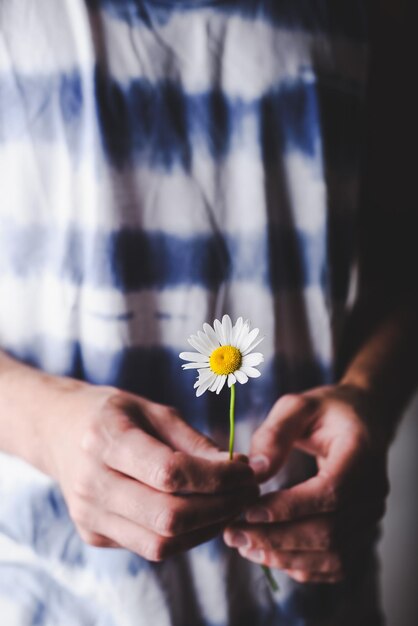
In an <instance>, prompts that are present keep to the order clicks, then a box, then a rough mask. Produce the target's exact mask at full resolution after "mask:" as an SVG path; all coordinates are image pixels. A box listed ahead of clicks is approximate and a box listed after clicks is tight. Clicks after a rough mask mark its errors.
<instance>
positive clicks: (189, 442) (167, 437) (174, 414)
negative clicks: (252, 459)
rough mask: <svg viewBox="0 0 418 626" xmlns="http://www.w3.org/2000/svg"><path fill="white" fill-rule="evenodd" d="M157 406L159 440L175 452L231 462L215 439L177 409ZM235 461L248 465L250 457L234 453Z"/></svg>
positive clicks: (155, 424) (156, 419) (156, 418)
mask: <svg viewBox="0 0 418 626" xmlns="http://www.w3.org/2000/svg"><path fill="white" fill-rule="evenodd" d="M155 406H157V407H158V409H159V410H158V411H154V412H153V415H152V419H153V426H154V427H156V428H157V431H158V436H159V438H160V439H161V440H162V441H163V442H164V443H166V444H168V445H169V446H170V447H171V448H172V449H173V450H177V451H179V452H186V453H187V454H190V455H193V456H199V457H203V458H206V459H209V460H213V461H218V462H223V461H228V460H229V453H228V452H226V451H223V450H221V448H220V446H219V445H218V444H217V443H216V442H215V441H214V440H213V439H211V438H210V437H208V436H207V435H205V434H203V433H201V432H199V431H198V430H196V429H195V428H193V427H192V426H190V425H189V424H188V423H187V422H186V421H185V420H184V419H183V417H182V415H181V414H180V413H179V412H178V411H177V410H176V409H175V408H173V407H166V406H164V405H155ZM233 459H234V461H241V462H243V463H248V457H246V456H245V455H244V454H239V453H234V455H233Z"/></svg>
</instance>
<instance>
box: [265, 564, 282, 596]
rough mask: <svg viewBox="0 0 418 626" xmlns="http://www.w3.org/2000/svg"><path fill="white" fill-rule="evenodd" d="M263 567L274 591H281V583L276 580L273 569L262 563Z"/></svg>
mask: <svg viewBox="0 0 418 626" xmlns="http://www.w3.org/2000/svg"><path fill="white" fill-rule="evenodd" d="M261 569H262V570H263V572H264V574H265V576H266V578H267V580H268V583H269V585H270V587H271V588H272V590H273V591H279V585H278V584H277V583H276V581H275V580H274V577H273V574H272V573H271V570H270V568H269V567H267V565H262V566H261Z"/></svg>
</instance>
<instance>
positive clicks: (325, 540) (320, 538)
mask: <svg viewBox="0 0 418 626" xmlns="http://www.w3.org/2000/svg"><path fill="white" fill-rule="evenodd" d="M314 536H315V543H316V547H317V548H318V549H319V550H322V551H325V550H330V549H331V548H333V547H334V545H335V529H334V525H333V524H331V523H330V522H329V521H328V520H326V521H321V522H319V523H318V524H317V525H316V528H315V531H314Z"/></svg>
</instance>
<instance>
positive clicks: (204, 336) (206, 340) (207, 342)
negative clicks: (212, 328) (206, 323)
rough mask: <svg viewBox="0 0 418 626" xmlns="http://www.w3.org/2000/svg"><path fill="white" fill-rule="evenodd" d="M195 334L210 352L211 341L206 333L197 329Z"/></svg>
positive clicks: (211, 349)
mask: <svg viewBox="0 0 418 626" xmlns="http://www.w3.org/2000/svg"><path fill="white" fill-rule="evenodd" d="M197 336H198V338H199V341H201V342H202V345H203V346H205V348H206V350H209V351H210V352H212V351H213V347H212V342H211V341H210V339H209V337H208V336H207V334H206V333H202V331H201V330H199V331H198V332H197Z"/></svg>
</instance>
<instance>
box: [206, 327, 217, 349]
mask: <svg viewBox="0 0 418 626" xmlns="http://www.w3.org/2000/svg"><path fill="white" fill-rule="evenodd" d="M203 330H204V331H205V333H206V335H207V337H208V339H209V341H210V343H211V345H212V346H213V348H212V349H213V350H216V348H219V346H220V343H219V340H218V337H217V336H216V333H215V331H214V330H213V328H212V326H211V325H210V324H208V323H206V322H205V323H204V324H203Z"/></svg>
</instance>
